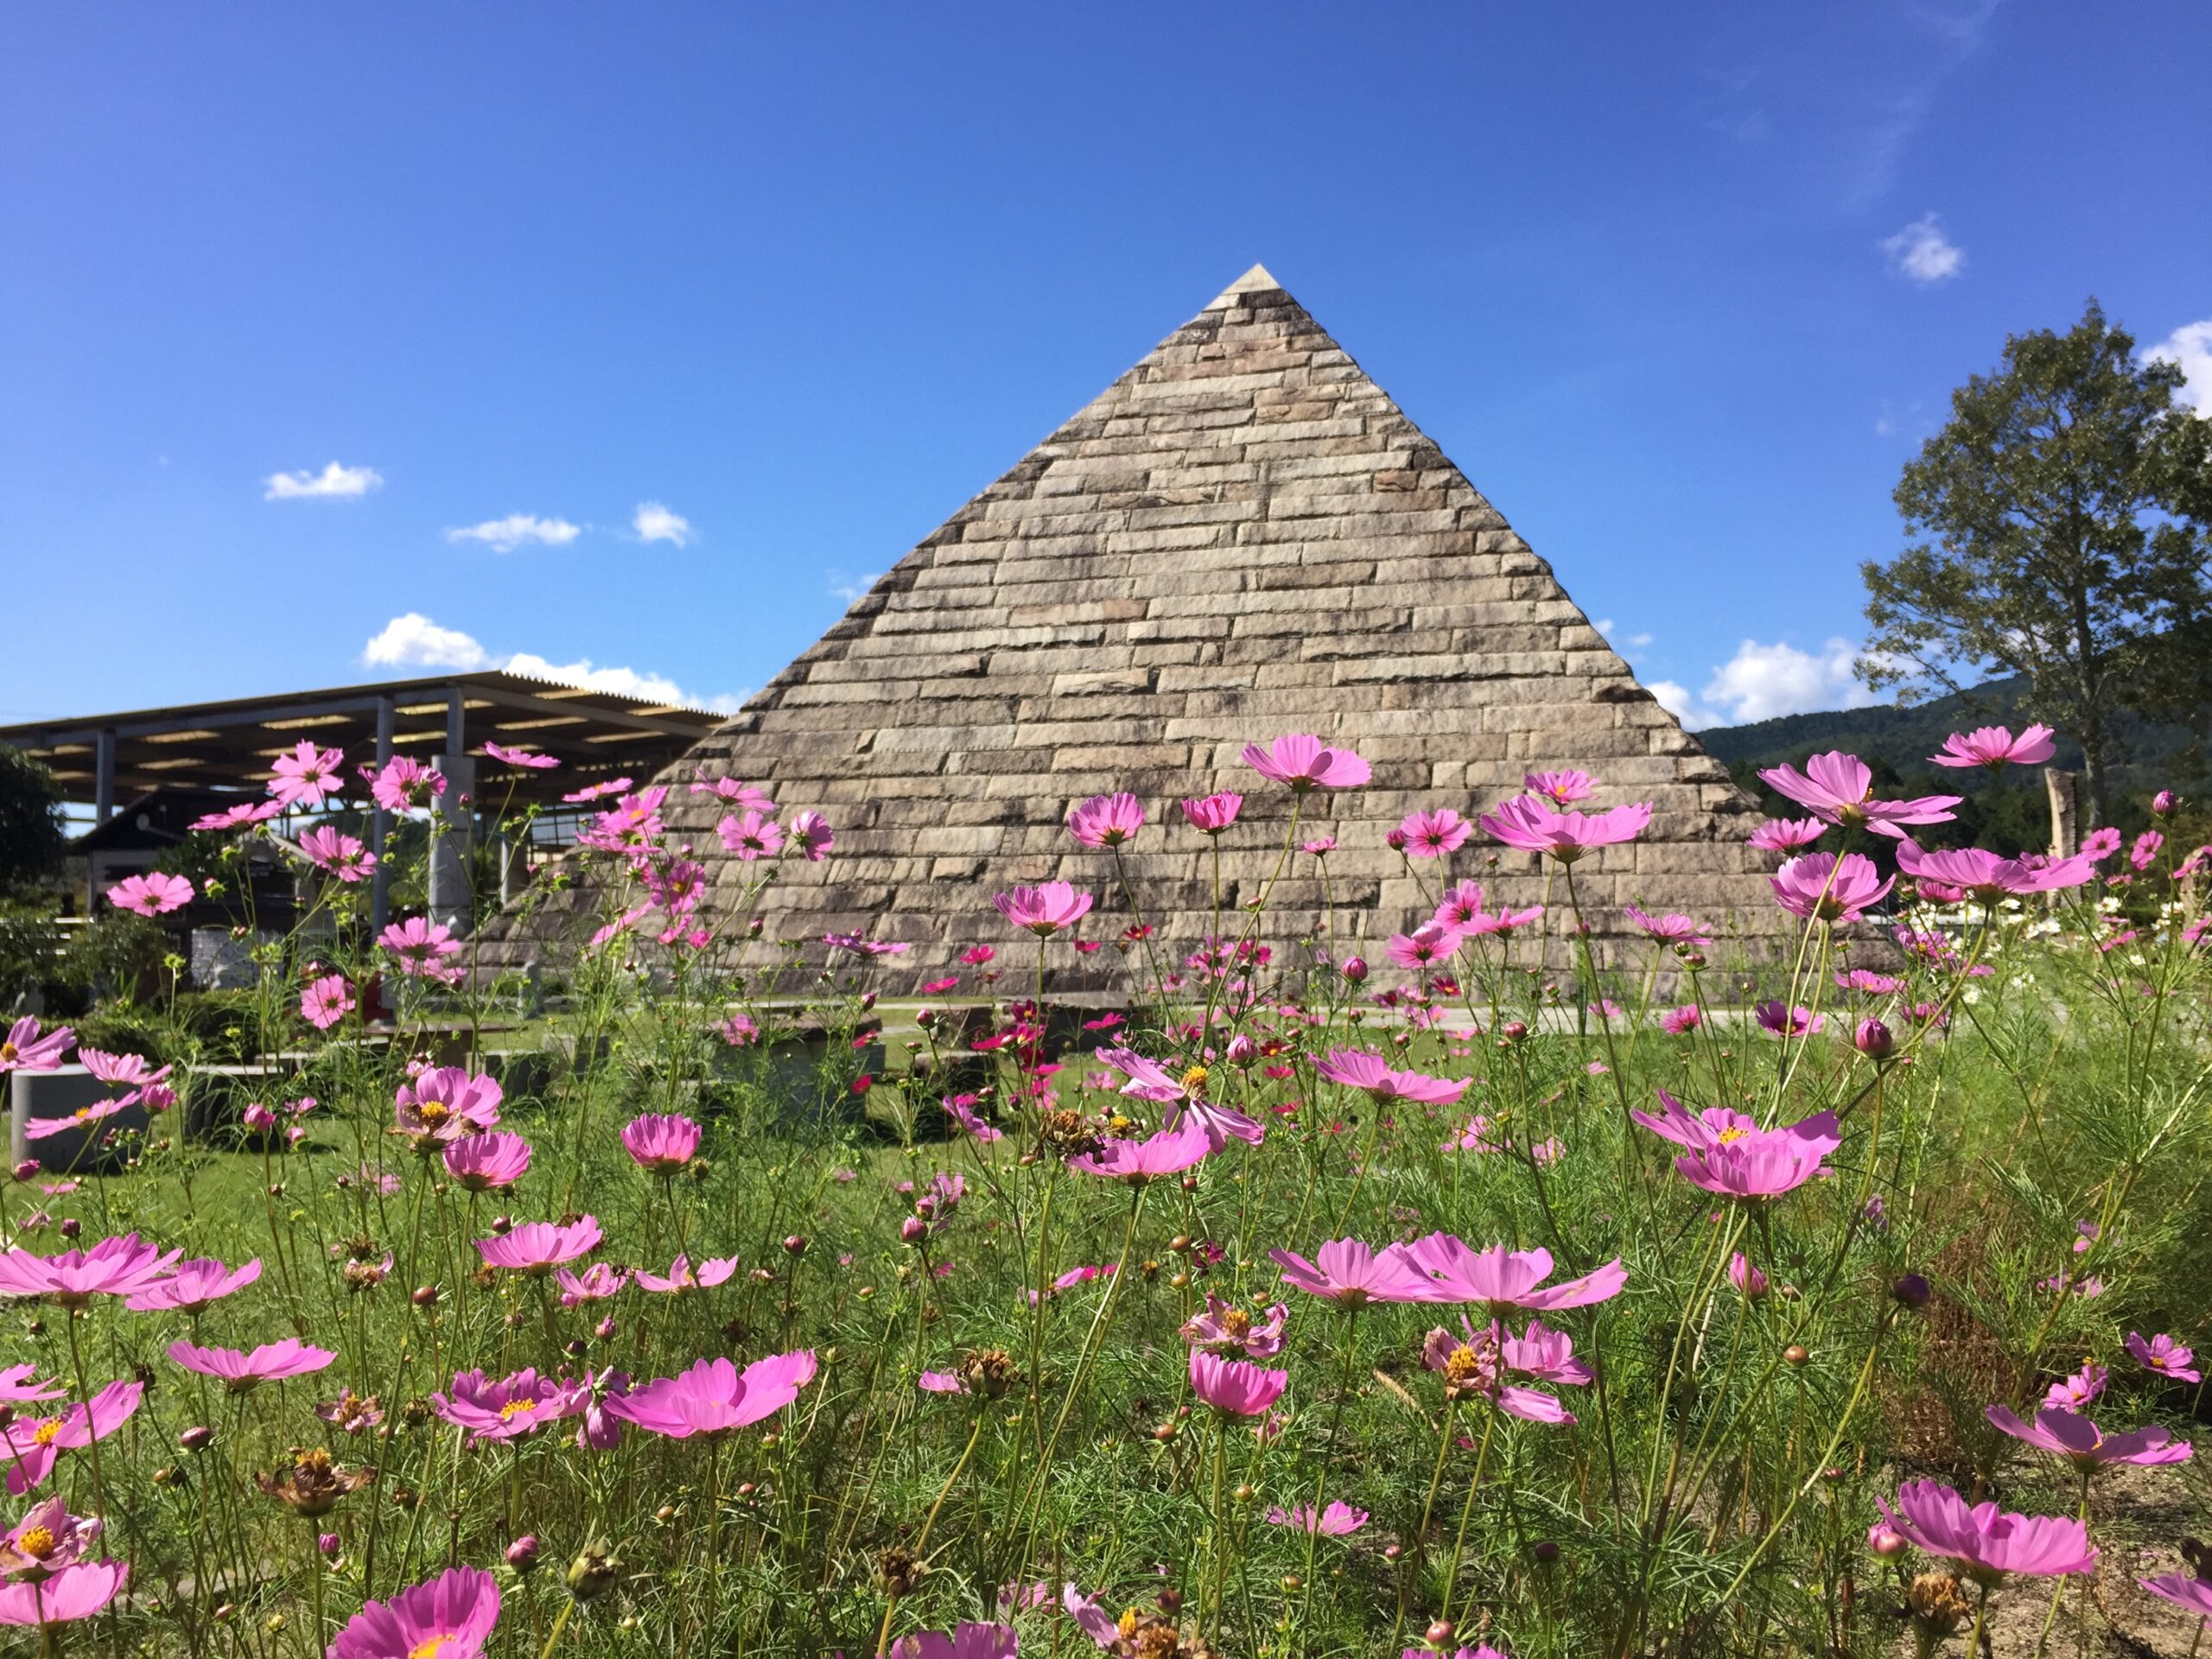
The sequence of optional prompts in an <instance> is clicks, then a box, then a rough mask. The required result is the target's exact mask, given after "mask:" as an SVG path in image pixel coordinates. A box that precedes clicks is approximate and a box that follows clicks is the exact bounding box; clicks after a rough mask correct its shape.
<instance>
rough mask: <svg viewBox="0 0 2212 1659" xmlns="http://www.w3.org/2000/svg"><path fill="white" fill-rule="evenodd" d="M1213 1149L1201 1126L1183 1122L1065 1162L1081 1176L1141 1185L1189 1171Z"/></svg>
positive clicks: (1114, 1143)
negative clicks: (1093, 1176)
mask: <svg viewBox="0 0 2212 1659" xmlns="http://www.w3.org/2000/svg"><path fill="white" fill-rule="evenodd" d="M1212 1150H1213V1143H1212V1141H1211V1139H1210V1138H1209V1137H1208V1135H1207V1134H1206V1130H1205V1125H1204V1124H1203V1123H1200V1122H1198V1120H1197V1119H1195V1118H1188V1119H1185V1121H1184V1122H1182V1123H1180V1124H1179V1125H1177V1126H1176V1127H1175V1128H1172V1129H1162V1130H1160V1132H1159V1133H1158V1134H1157V1135H1150V1136H1147V1138H1146V1139H1144V1140H1142V1141H1107V1142H1106V1143H1105V1144H1104V1145H1103V1146H1102V1147H1099V1148H1098V1150H1097V1151H1096V1152H1086V1153H1081V1154H1077V1155H1075V1156H1073V1157H1071V1158H1070V1159H1068V1160H1067V1166H1068V1167H1069V1168H1070V1169H1072V1170H1075V1171H1077V1173H1080V1174H1084V1175H1103V1176H1106V1177H1108V1178H1109V1179H1114V1180H1117V1181H1128V1182H1131V1183H1135V1184H1141V1183H1143V1182H1146V1181H1149V1180H1153V1179H1156V1178H1158V1177H1160V1176H1162V1175H1174V1174H1178V1173H1181V1172H1182V1171H1184V1170H1186V1169H1188V1168H1190V1167H1191V1166H1192V1165H1193V1164H1195V1163H1198V1161H1199V1160H1202V1159H1203V1158H1205V1156H1206V1154H1208V1153H1210V1152H1211V1151H1212Z"/></svg>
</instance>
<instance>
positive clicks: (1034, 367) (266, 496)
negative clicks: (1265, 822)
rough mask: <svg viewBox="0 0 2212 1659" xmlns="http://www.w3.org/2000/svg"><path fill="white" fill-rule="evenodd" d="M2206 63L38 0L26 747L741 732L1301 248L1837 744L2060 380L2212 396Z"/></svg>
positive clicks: (1385, 35) (22, 293)
mask: <svg viewBox="0 0 2212 1659" xmlns="http://www.w3.org/2000/svg"><path fill="white" fill-rule="evenodd" d="M1539 12H1542V13H1548V14H1551V15H1550V16H1535V15H1533V14H1536V13H1539ZM2208 62H2212V10H2207V9H2206V8H2204V7H2203V6H2202V5H2200V4H2183V3H2170V4H2158V3H2146V4H2141V5H2131V6H2126V7H2118V8H2108V9H2103V10H2101V11H2098V12H2096V13H2094V14H2093V13H2091V12H2089V11H2085V10H2082V8H2079V7H2075V6H2069V5H2062V4H2057V3H2042V4H2037V3H2005V4H1987V3H1980V4H1967V3H1963V0H1958V3H1947V4H1933V3H1930V4H1922V5H1904V4H1895V3H1885V0H1870V3H1866V4H1861V5H1851V6H1839V7H1831V8H1820V9H1815V8H1805V7H1780V6H1775V5H1772V4H1770V3H1756V4H1742V5H1713V6H1702V7H1687V6H1673V7H1651V6H1628V5H1619V6H1608V7H1594V6H1593V7H1582V8H1535V7H1505V6H1481V7H1474V6H1462V7H1456V8H1447V7H1433V6H1432V7H1410V6H1408V7H1398V6H1390V5H1383V4H1376V5H1368V6H1360V7H1347V6H1340V5H1339V6H1314V7H1310V8H1309V7H1300V6H1281V7H1274V8H1252V7H1229V6H1215V5H1205V4H1200V5H1196V6H1193V5H1188V4H1185V5H1178V6H1172V7H1170V6H1147V5H1139V4H1132V5H1126V6H1115V7H1092V8H1072V7H1039V6H1033V5H1007V6H1003V7H1001V6H989V5H964V6H962V7H958V8H952V7H943V6H937V7H931V6H904V7H892V6H888V5H886V6H881V7H873V8H864V7H849V6H818V7H817V6H808V7H785V8H775V9H769V8H747V7H738V6H726V5H720V4H715V5H709V4H684V3H666V4H654V5H645V6H639V5H626V6H608V5H600V6H578V5H561V4H537V5H529V6H524V5H499V6H493V5H478V4H467V3H464V4H460V5H452V4H439V5H435V6H433V5H410V4H404V3H394V4H385V5H379V6H375V7H335V6H317V7H302V6H297V5H283V6H273V5H272V6H261V5H252V4H244V3H241V4H234V5H226V6H223V7H219V8H214V7H186V6H178V7H166V8H152V7H105V8H92V7H72V6H65V5H60V4H48V5H29V4H26V5H18V6H14V7H10V8H8V9H7V10H5V11H4V12H0V572H4V574H5V575H6V576H7V577H8V584H7V590H8V592H9V593H10V596H11V598H12V600H13V601H14V626H11V627H10V630H9V631H8V634H7V637H6V643H5V646H4V649H0V720H15V719H24V718H31V717H36V716H41V715H51V714H63V713H86V712H92V711H95V710H101V709H127V708H134V707H138V706H142V705H145V704H150V703H159V702H173V701H181V700H186V699H198V698H204V697H216V696H248V695H252V694H255V693H257V692H264V691H275V690H289V689H295V688H299V687H304V686H311V685H317V684H330V683H346V682H350V681H353V680H358V679H362V678H368V677H380V676H382V675H385V674H388V673H399V672H409V671H420V670H419V669H416V668H415V667H413V666H411V665H412V664H423V663H429V664H436V663H441V662H444V663H453V664H475V663H485V664H490V663H495V662H499V661H505V660H508V659H511V658H518V659H519V661H518V666H524V667H530V666H533V665H537V666H540V667H541V669H542V667H543V665H545V664H551V665H555V666H557V667H560V668H562V669H563V670H565V671H569V672H570V673H575V672H579V671H582V668H583V666H584V665H587V664H588V665H589V666H590V667H591V668H592V669H593V670H594V671H597V672H600V673H601V674H602V675H605V674H613V675H616V676H618V677H619V676H620V675H625V674H626V675H628V676H630V677H632V678H631V679H630V680H628V681H625V680H621V679H620V678H617V679H615V680H613V682H611V683H617V684H626V683H636V681H637V680H639V679H640V678H643V679H649V680H652V681H654V682H664V683H666V684H667V685H668V686H671V687H673V688H677V689H679V690H680V692H681V694H682V695H683V696H688V697H691V698H696V699H699V700H702V701H707V702H720V701H722V700H725V699H729V698H734V697H736V696H741V695H742V694H743V693H744V692H746V691H747V690H749V689H751V688H753V687H756V686H758V685H760V683H762V682H763V681H764V680H766V678H767V677H769V676H770V675H772V674H773V673H774V672H775V671H776V670H777V669H778V668H779V667H780V666H781V665H782V664H784V663H785V661H786V660H788V659H789V658H791V656H793V655H794V654H795V653H797V652H798V651H799V650H801V649H803V648H804V646H805V645H807V644H808V643H809V642H810V641H811V640H812V639H814V638H815V637H816V636H817V634H818V633H819V632H821V630H822V629H823V627H825V626H827V625H828V624H829V623H830V622H832V621H833V620H836V616H837V615H838V613H840V612H841V611H842V608H843V606H844V604H845V602H846V600H845V595H846V594H849V592H850V591H851V590H852V589H853V588H854V587H855V585H856V584H859V583H861V582H864V581H865V580H866V579H867V578H868V576H870V575H873V574H874V573H875V572H878V571H880V570H882V569H885V568H886V566H887V564H889V563H891V562H892V561H893V560H894V559H895V558H897V557H898V556H899V555H900V554H901V553H903V552H904V551H906V549H908V548H909V547H910V546H912V544H913V543H914V542H916V541H917V540H918V539H919V538H920V537H922V536H924V535H925V534H926V533H927V532H928V531H930V530H931V529H932V528H933V527H934V526H935V525H936V524H938V522H939V521H940V520H941V519H942V518H944V517H945V516H946V515H947V514H948V513H949V512H951V511H952V510H953V509H954V508H956V507H957V506H958V505H960V504H961V502H963V500H965V499H967V498H968V497H969V495H971V494H973V493H975V492H976V490H978V489H980V488H982V486H984V485H985V484H987V483H988V481H989V480H991V479H992V478H994V477H995V476H996V475H997V474H999V473H1000V472H1001V471H1002V470H1003V469H1004V468H1005V467H1007V466H1008V465H1010V464H1011V463H1012V462H1013V461H1015V460H1016V459H1018V458H1019V457H1020V454H1022V453H1023V452H1024V451H1025V450H1026V449H1027V448H1029V447H1030V446H1031V445H1032V444H1033V443H1034V442H1037V440H1039V438H1041V437H1042V436H1044V435H1046V433H1047V432H1048V431H1050V430H1051V429H1052V428H1053V427H1054V426H1055V425H1056V424H1058V423H1059V422H1060V421H1061V420H1063V419H1064V418H1065V416H1067V415H1069V414H1070V413H1071V412H1072V411H1073V410H1076V409H1077V408H1078V407H1079V406H1080V405H1082V404H1084V402H1086V401H1087V400H1088V399H1089V398H1090V397H1092V396H1093V395H1094V394H1095V393H1096V392H1097V391H1100V390H1101V389H1102V388H1103V387H1104V386H1105V385H1106V384H1107V383H1108V382H1109V380H1111V379H1112V378H1113V377H1114V376H1115V375H1116V374H1117V373H1119V372H1121V371H1122V369H1123V368H1125V367H1126V366H1128V364H1130V363H1131V362H1133V361H1134V360H1135V359H1136V358H1137V357H1139V356H1140V355H1141V354H1142V353H1144V352H1145V351H1146V350H1147V349H1148V348H1149V347H1150V346H1152V345H1153V344H1154V343H1155V342H1156V341H1157V340H1159V339H1160V337H1161V336H1163V335H1165V334H1167V333H1169V332H1170V331H1171V330H1173V328H1174V327H1177V326H1178V325H1179V324H1180V323H1181V322H1182V321H1185V319H1186V318H1188V317H1189V316H1191V315H1192V314H1193V313H1195V312H1196V311H1198V309H1199V308H1200V307H1202V306H1203V305H1204V304H1205V302H1206V301H1207V300H1208V299H1210V298H1211V296H1213V295H1214V294H1215V293H1216V292H1217V291H1218V290H1219V289H1221V288H1223V287H1224V286H1225V285H1226V284H1227V283H1229V282H1230V280H1231V279H1232V278H1233V277H1236V275H1237V274H1238V273H1239V272H1241V271H1242V270H1243V269H1244V268H1245V267H1246V266H1248V265H1249V264H1252V263H1253V262H1254V261H1255V260H1258V261H1263V262H1265V263H1266V264H1267V265H1268V268H1269V269H1270V270H1273V271H1274V273H1275V275H1276V276H1277V277H1280V278H1281V280H1282V281H1283V282H1284V283H1286V285H1287V286H1288V287H1289V288H1290V289H1292V291H1293V292H1294V293H1295V294H1296V295H1297V296H1298V297H1299V298H1300V300H1301V301H1302V302H1305V304H1306V306H1307V307H1308V308H1309V309H1311V310H1312V311H1313V313H1314V314H1315V315H1316V316H1317V317H1318V318H1319V320H1320V321H1321V322H1322V324H1323V325H1324V326H1325V327H1327V328H1329V329H1330V330H1331V331H1332V333H1333V334H1335V335H1336V336H1337V337H1338V340H1340V341H1341V342H1342V343H1343V344H1344V346H1345V347H1346V348H1347V349H1348V350H1349V351H1351V353H1353V355H1354V356H1356V357H1357V358H1358V359H1360V361H1361V362H1362V363H1363V365H1365V367H1366V368H1367V369H1368V370H1369V371H1370V372H1371V373H1372V374H1374V375H1375V377H1376V378H1377V379H1378V380H1379V381H1380V382H1381V383H1382V384H1383V386H1384V387H1385V388H1386V389H1387V390H1389V391H1390V392H1391V393H1392V394H1393V395H1394V396H1395V397H1396V398H1397V399H1398V401H1399V403H1400V404H1402V406H1403V407H1404V409H1405V410H1407V412H1408V414H1409V415H1410V416H1412V417H1413V418H1414V420H1415V421H1416V422H1418V423H1421V425H1422V426H1423V427H1424V428H1425V429H1427V431H1428V432H1429V433H1430V434H1431V435H1433V436H1434V437H1435V438H1436V439H1437V440H1438V441H1439V442H1441V443H1442V445H1443V446H1444V448H1445V449H1446V453H1448V454H1451V455H1452V457H1453V459H1455V460H1456V461H1459V464H1460V465H1461V466H1462V467H1464V468H1465V471H1466V472H1467V474H1469V476H1470V477H1471V479H1472V480H1474V482H1475V484H1476V485H1477V486H1478V487H1479V488H1480V489H1482V490H1484V492H1485V493H1487V494H1488V495H1489V496H1490V497H1491V499H1492V500H1494V501H1495V502H1496V503H1497V505H1498V506H1499V507H1500V508H1501V509H1502V510H1503V512H1505V513H1506V514H1507V515H1508V517H1510V518H1511V519H1512V520H1513V521H1514V523H1515V524H1516V527H1517V528H1518V529H1519V530H1520V531H1522V534H1523V535H1525V536H1526V537H1528V538H1529V541H1530V542H1531V543H1533V544H1534V545H1535V547H1536V549H1537V550H1538V551H1540V552H1541V553H1542V554H1543V555H1544V556H1546V557H1548V559H1549V560H1550V561H1551V562H1552V563H1553V565H1554V568H1555V569H1557V571H1558V572H1559V574H1560V577H1561V578H1562V580H1563V581H1564V582H1566V584H1567V588H1568V590H1569V591H1570V592H1571V593H1572V594H1573V595H1574V596H1575V597H1576V598H1577V600H1579V601H1580V602H1581V604H1582V605H1583V606H1584V607H1585V608H1586V610H1587V611H1588V612H1589V613H1591V615H1592V617H1593V618H1597V619H1600V620H1602V622H1603V623H1605V625H1607V626H1608V627H1609V632H1611V635H1612V637H1613V639H1614V640H1615V642H1616V643H1617V644H1618V645H1620V646H1621V647H1622V648H1623V649H1624V651H1625V652H1627V653H1628V654H1629V655H1630V657H1631V658H1632V659H1633V660H1634V661H1635V662H1636V664H1637V666H1638V668H1639V670H1640V671H1641V672H1642V673H1643V676H1644V677H1645V678H1646V680H1647V681H1648V682H1649V683H1654V684H1655V686H1659V685H1663V687H1664V690H1662V696H1663V697H1665V698H1667V699H1669V700H1670V701H1672V702H1675V704H1676V705H1677V706H1678V707H1688V708H1689V709H1691V710H1692V712H1693V717H1694V718H1695V719H1698V720H1710V719H1713V718H1715V717H1721V718H1729V719H1734V718H1756V717H1759V716H1761V715H1767V714H1773V713H1781V712H1787V711H1789V710H1790V709H1800V708H1816V707H1833V706H1836V705H1837V704H1839V703H1840V702H1844V701H1845V700H1846V699H1847V697H1849V696H1852V695H1853V692H1852V690H1851V687H1850V684H1849V680H1848V673H1847V659H1848V655H1849V648H1850V646H1851V645H1852V644H1853V642H1854V641H1855V640H1856V639H1858V637H1859V628H1860V623H1859V580H1858V576H1857V572H1856V566H1857V562H1858V561H1859V560H1860V559H1862V558H1866V557H1870V556H1872V557H1884V556H1888V555H1889V554H1891V552H1892V551H1894V550H1895V549H1896V547H1897V543H1898V531H1897V522H1896V518H1895V515H1894V512H1893V510H1892V508H1891V505H1890V501H1889V492H1890V489H1891V486H1892V485H1893V484H1894V483H1895V480H1896V477H1897V469H1898V467H1899V466H1900V465H1901V464H1902V463H1903V461H1904V460H1905V459H1906V458H1907V457H1908V455H1909V454H1910V453H1911V449H1912V447H1913V446H1914V445H1915V444H1916V442H1918V441H1919V440H1920V439H1921V438H1922V437H1924V436H1925V435H1927V433H1928V432H1929V431H1930V430H1931V429H1933V426H1934V424H1935V423H1937V422H1939V421H1940V419H1941V418H1942V411H1943V410H1944V408H1945V400H1946V398H1947V397H1948V391H1949V390H1950V388H1951V387H1952V386H1953V385H1955V384H1957V383H1958V382H1959V381H1960V380H1961V378H1964V377H1965V376H1966V375H1967V374H1968V373H1970V372H1976V371H1980V370H1983V369H1986V368H1987V367H1989V366H1990V365H1993V363H1994V362H1995V361H1996V359H1997V356H1998V353H1999V348H2000V346H2001V345H2002V342H2003V340H2004V336H2005V333H2006V332H2007V331H2008V330H2018V329H2024V328H2029V327H2042V326H2056V327H2064V326H2066V325H2067V324H2069V323H2070V322H2071V321H2073V320H2074V319H2075V317H2077V316H2078V315H2079V314H2080V311H2081V308H2082V302H2083V300H2084V299H2085V297H2086V296H2088V295H2090V294H2092V293H2094V294H2095V295H2096V296H2098V297H2099V298H2100V299H2101V300H2102V301H2103V302H2104V303H2105V305H2106V307H2107V309H2108V310H2109V311H2110V312H2111V313H2112V314H2113V315H2114V316H2116V317H2117V318H2119V319H2120V320H2121V321H2124V322H2125V323H2126V325H2128V326H2129V327H2131V328H2133V330H2134V331H2135V333H2136V334H2137V335H2138V337H2139V339H2140V340H2142V341H2143V342H2144V344H2145V347H2146V348H2147V347H2151V346H2154V345H2156V344H2157V343H2158V342H2160V341H2169V340H2170V341H2171V342H2172V343H2173V348H2174V349H2176V350H2177V351H2178V352H2180V353H2183V356H2184V357H2185V358H2186V359H2189V360H2190V361H2191V362H2192V363H2193V365H2194V366H2195V368H2196V380H2195V382H2194V384H2193V385H2192V388H2191V390H2192V393H2193V394H2194V395H2199V396H2203V397H2207V398H2208V400H2212V213H2208V211H2207V208H2206V203H2205V197H2204V194H2203V192H2202V185H2201V177H2202V170H2203V165H2204V161H2205V158H2206V157H2207V156H2212V100H2208V99H2206V98H2205V97H2204V95H2203V94H2204V81H2203V73H2204V66H2205V65H2206V64H2207V63H2208ZM277 480H283V481H277ZM471 531H474V532H475V533H474V534H468V533H465V532H471ZM456 532H464V533H459V534H457V533H456ZM372 642H377V643H376V646H375V649H374V650H372ZM663 695H666V693H663Z"/></svg>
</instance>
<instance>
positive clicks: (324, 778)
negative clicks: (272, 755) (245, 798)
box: [269, 737, 346, 807]
mask: <svg viewBox="0 0 2212 1659" xmlns="http://www.w3.org/2000/svg"><path fill="white" fill-rule="evenodd" d="M345 760H346V754H345V751H343V750H342V749H319V748H317V747H315V744H314V742H313V741H310V740H309V739H308V738H304V737H303V738H302V739H301V740H300V741H299V745H298V747H296V748H294V749H293V750H292V751H291V752H290V753H287V754H280V755H278V756H277V764H276V766H274V767H273V768H272V769H271V770H273V771H274V772H275V773H276V776H274V777H273V778H271V779H270V780H269V794H270V798H271V799H272V800H274V801H276V802H277V804H279V805H283V806H299V807H309V806H321V804H322V803H323V800H324V798H326V797H327V796H331V795H334V794H336V793H337V792H338V768H339V767H340V766H341V765H343V764H344V763H345Z"/></svg>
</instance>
